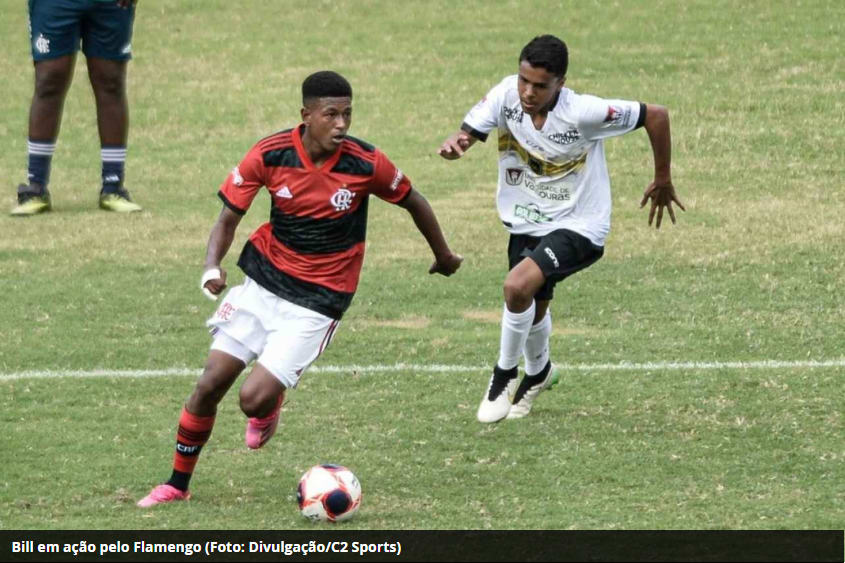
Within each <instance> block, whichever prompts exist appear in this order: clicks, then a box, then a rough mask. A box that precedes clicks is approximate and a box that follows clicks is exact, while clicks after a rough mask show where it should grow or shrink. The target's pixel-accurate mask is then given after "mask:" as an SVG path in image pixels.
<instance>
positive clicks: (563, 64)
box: [519, 35, 569, 77]
mask: <svg viewBox="0 0 845 563" xmlns="http://www.w3.org/2000/svg"><path fill="white" fill-rule="evenodd" d="M522 61H526V62H527V63H528V64H530V65H531V66H534V67H540V68H544V69H546V70H547V71H549V72H550V73H552V74H554V75H555V76H557V77H564V76H566V69H567V67H568V66H569V50H568V49H567V48H566V43H564V42H563V41H561V40H560V39H558V38H557V37H555V36H554V35H538V36H537V37H535V38H534V39H532V40H531V41H529V42H528V45H526V46H525V47H523V48H522V52H521V53H520V54H519V62H520V63H522Z"/></svg>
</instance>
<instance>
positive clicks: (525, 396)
mask: <svg viewBox="0 0 845 563" xmlns="http://www.w3.org/2000/svg"><path fill="white" fill-rule="evenodd" d="M546 370H547V372H546V377H544V378H543V379H542V380H541V381H539V382H538V381H536V380H535V378H530V379H529V378H528V377H523V378H522V383H520V384H519V387H518V388H517V390H516V393H515V394H514V396H513V405H512V406H511V408H510V412H509V413H508V418H509V419H513V418H522V417H524V416H526V415H528V413H529V412H531V407H532V406H533V405H534V399H536V398H537V395H539V394H540V391H545V390H546V389H550V388H551V387H552V386H553V385H554V384H556V383H557V382H558V379H560V374H559V373H558V371H557V368H555V367H554V366H553V365H552V363H551V362H549V363H548V364H547V365H546ZM542 373H543V372H542V371H541V372H540V373H539V374H537V375H540V374H542ZM532 380H533V381H532Z"/></svg>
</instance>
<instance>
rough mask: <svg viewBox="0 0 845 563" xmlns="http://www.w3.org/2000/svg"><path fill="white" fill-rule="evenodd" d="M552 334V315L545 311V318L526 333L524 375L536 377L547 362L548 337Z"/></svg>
mask: <svg viewBox="0 0 845 563" xmlns="http://www.w3.org/2000/svg"><path fill="white" fill-rule="evenodd" d="M551 334H552V314H551V312H550V311H548V310H547V311H546V316H544V317H543V318H542V319H540V322H538V323H537V324H535V325H533V326H532V327H531V330H530V331H528V339H527V340H526V341H525V352H524V356H525V374H526V375H537V374H538V373H540V371H542V369H543V368H544V367H546V364H547V363H548V361H549V336H550V335H551Z"/></svg>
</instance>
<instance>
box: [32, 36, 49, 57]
mask: <svg viewBox="0 0 845 563" xmlns="http://www.w3.org/2000/svg"><path fill="white" fill-rule="evenodd" d="M35 50H36V51H38V52H39V53H41V54H42V55H43V54H44V53H49V52H50V40H49V39H47V38H46V37H44V34H43V33H39V34H38V39H36V40H35Z"/></svg>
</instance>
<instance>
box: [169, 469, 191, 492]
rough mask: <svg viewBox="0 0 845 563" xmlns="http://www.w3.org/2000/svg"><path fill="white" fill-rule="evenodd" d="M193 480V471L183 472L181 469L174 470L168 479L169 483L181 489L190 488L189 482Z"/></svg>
mask: <svg viewBox="0 0 845 563" xmlns="http://www.w3.org/2000/svg"><path fill="white" fill-rule="evenodd" d="M190 481H191V473H183V472H181V471H176V470H175V469H174V470H173V475H171V476H170V479H168V480H167V484H168V485H170V486H171V487H175V488H177V489H179V490H180V491H187V490H188V483H189V482H190Z"/></svg>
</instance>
